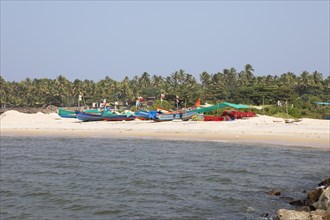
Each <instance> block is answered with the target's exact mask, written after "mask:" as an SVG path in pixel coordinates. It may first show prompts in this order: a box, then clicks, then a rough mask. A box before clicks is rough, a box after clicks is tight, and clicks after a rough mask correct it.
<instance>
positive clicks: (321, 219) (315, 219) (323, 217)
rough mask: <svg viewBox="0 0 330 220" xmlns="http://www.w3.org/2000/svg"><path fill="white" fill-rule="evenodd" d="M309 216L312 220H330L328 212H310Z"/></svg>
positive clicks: (319, 210)
mask: <svg viewBox="0 0 330 220" xmlns="http://www.w3.org/2000/svg"><path fill="white" fill-rule="evenodd" d="M310 216H311V219H312V220H330V211H326V210H321V209H318V210H316V211H312V212H311V214H310Z"/></svg>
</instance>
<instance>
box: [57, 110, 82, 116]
mask: <svg viewBox="0 0 330 220" xmlns="http://www.w3.org/2000/svg"><path fill="white" fill-rule="evenodd" d="M57 114H58V115H59V116H60V117H62V118H76V117H77V115H76V113H75V111H70V110H66V109H63V108H59V109H58V112H57Z"/></svg>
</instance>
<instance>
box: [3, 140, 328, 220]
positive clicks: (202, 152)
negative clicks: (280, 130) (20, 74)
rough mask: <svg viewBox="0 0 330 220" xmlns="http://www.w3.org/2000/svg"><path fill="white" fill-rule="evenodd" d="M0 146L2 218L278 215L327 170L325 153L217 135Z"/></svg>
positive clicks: (24, 142)
mask: <svg viewBox="0 0 330 220" xmlns="http://www.w3.org/2000/svg"><path fill="white" fill-rule="evenodd" d="M0 153H1V154H0V159H1V160H0V165H1V170H0V171H1V172H0V195H1V196H0V219H1V220H5V219H272V218H274V217H275V216H276V211H277V210H278V209H279V208H294V207H291V206H290V205H289V204H288V203H287V202H288V200H289V199H290V197H291V198H295V199H298V198H305V197H306V192H304V190H307V191H308V190H310V189H312V188H314V187H316V186H317V183H318V182H319V181H321V180H322V179H323V178H328V177H329V176H328V175H329V172H330V170H329V169H330V164H329V163H330V162H329V161H330V153H329V151H320V150H316V149H311V148H299V147H298V148H292V147H290V148H289V147H279V146H266V145H258V146H255V145H251V144H249V145H247V144H244V145H241V144H232V143H218V142H189V141H160V140H143V139H142V140H137V139H115V138H60V137H1V148H0ZM272 189H276V190H279V191H281V196H272V195H268V194H267V192H269V191H270V190H272ZM267 214H268V217H266V218H264V217H263V216H267Z"/></svg>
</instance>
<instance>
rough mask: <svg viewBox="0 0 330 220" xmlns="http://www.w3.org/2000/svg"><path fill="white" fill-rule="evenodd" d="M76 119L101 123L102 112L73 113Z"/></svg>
mask: <svg viewBox="0 0 330 220" xmlns="http://www.w3.org/2000/svg"><path fill="white" fill-rule="evenodd" d="M75 113H76V115H77V118H78V119H79V120H81V121H102V120H103V119H102V112H101V111H100V110H98V109H91V110H86V111H75Z"/></svg>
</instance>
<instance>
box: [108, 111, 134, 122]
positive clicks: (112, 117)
mask: <svg viewBox="0 0 330 220" xmlns="http://www.w3.org/2000/svg"><path fill="white" fill-rule="evenodd" d="M135 118H136V117H135V116H134V115H130V114H114V113H112V112H110V111H104V112H103V114H102V119H103V120H105V121H132V120H134V119H135Z"/></svg>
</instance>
